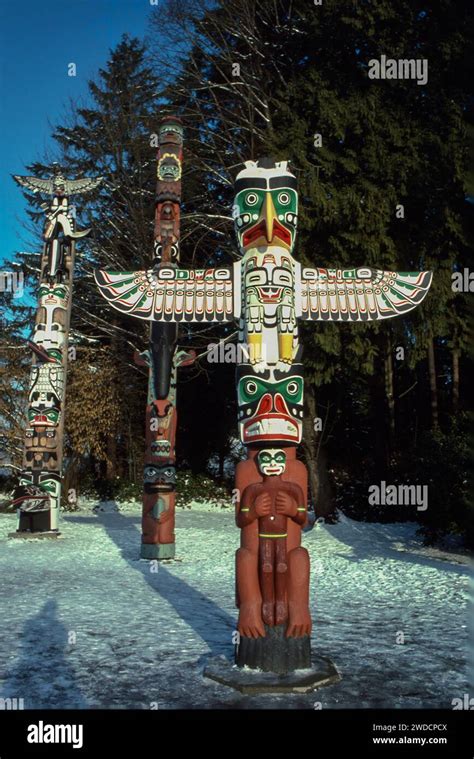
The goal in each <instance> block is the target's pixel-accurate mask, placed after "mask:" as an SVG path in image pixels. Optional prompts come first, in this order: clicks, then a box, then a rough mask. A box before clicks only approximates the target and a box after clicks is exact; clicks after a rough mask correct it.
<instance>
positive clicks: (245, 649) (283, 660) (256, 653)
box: [235, 624, 311, 675]
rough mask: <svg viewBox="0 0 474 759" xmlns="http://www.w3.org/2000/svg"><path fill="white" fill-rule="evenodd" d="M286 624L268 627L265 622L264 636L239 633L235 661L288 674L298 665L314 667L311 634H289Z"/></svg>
mask: <svg viewBox="0 0 474 759" xmlns="http://www.w3.org/2000/svg"><path fill="white" fill-rule="evenodd" d="M285 633H286V624H284V625H277V626H275V627H268V626H267V625H265V637H264V638H245V637H244V636H241V637H240V643H239V645H238V646H236V651H235V663H236V664H237V666H238V667H250V669H260V670H262V672H274V673H276V674H277V675H286V674H288V673H289V672H294V670H296V669H307V668H308V667H311V640H310V637H309V635H304V636H303V637H302V638H287V637H286V634H285Z"/></svg>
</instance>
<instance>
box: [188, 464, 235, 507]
mask: <svg viewBox="0 0 474 759" xmlns="http://www.w3.org/2000/svg"><path fill="white" fill-rule="evenodd" d="M191 501H198V502H200V501H207V502H209V503H210V505H212V506H216V507H219V508H221V509H231V508H232V502H231V496H230V493H229V490H228V489H227V488H226V487H225V486H224V485H222V484H220V483H218V482H216V480H214V479H212V478H211V477H209V476H208V475H206V474H193V472H192V471H191V470H189V469H184V470H182V471H178V483H177V488H176V506H177V507H182V508H190V506H189V504H190V503H191Z"/></svg>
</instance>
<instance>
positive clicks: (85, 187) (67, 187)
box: [13, 174, 103, 195]
mask: <svg viewBox="0 0 474 759" xmlns="http://www.w3.org/2000/svg"><path fill="white" fill-rule="evenodd" d="M13 179H14V180H15V182H17V183H18V184H19V185H21V186H22V187H26V188H27V189H28V190H32V192H42V193H44V194H46V195H54V194H55V192H56V184H57V183H58V179H57V177H54V176H53V177H50V178H49V179H39V177H23V176H19V175H18V174H14V175H13ZM102 180H103V177H84V178H83V179H61V185H62V186H63V187H64V193H65V194H66V195H82V194H85V193H87V192H90V191H91V190H94V189H95V188H96V187H98V185H100V183H101V182H102Z"/></svg>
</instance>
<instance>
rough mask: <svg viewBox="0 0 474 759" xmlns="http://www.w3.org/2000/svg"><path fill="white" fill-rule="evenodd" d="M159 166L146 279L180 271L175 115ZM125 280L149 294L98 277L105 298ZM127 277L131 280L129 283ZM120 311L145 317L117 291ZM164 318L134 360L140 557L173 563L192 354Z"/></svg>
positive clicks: (165, 129)
mask: <svg viewBox="0 0 474 759" xmlns="http://www.w3.org/2000/svg"><path fill="white" fill-rule="evenodd" d="M158 144H159V149H158V165H157V184H156V198H155V231H154V238H155V242H154V259H153V269H151V270H150V275H151V276H153V277H156V278H157V279H159V278H160V276H161V272H162V271H163V272H165V276H166V272H168V273H169V272H170V271H171V272H174V271H178V269H177V266H178V262H179V238H180V204H181V170H182V161H183V128H182V126H181V122H180V120H179V119H178V118H177V117H175V116H169V117H166V118H164V119H163V121H162V123H161V126H160V129H159V133H158ZM117 276H118V277H123V276H126V277H128V278H129V284H130V286H131V288H132V289H136V290H137V292H138V293H139V294H140V295H145V297H146V293H147V292H148V290H149V288H148V286H144V284H143V282H142V281H141V279H140V278H138V279H137V275H136V274H134V273H132V274H130V275H123V274H119V275H117V274H115V273H114V274H110V273H107V272H98V273H96V279H97V282H98V284H99V285H100V287H101V289H102V288H104V289H102V292H103V294H106V293H111V292H113V287H112V289H110V288H109V287H108V284H109V282H113V281H114V280H115V278H116V277H117ZM130 277H131V279H130ZM107 299H108V300H109V301H110V305H111V306H113V307H114V308H116V309H117V310H118V311H121V312H123V313H127V314H130V315H131V316H135V317H139V318H148V317H146V316H143V315H142V314H141V313H138V312H136V311H135V309H134V308H133V307H128V306H127V303H126V302H124V301H123V299H122V298H121V297H120V293H118V292H117V293H115V295H114V296H113V297H112V298H109V297H108V298H107ZM166 313H167V316H166V319H164V320H163V321H162V322H160V323H157V322H154V321H153V322H152V324H151V328H150V341H149V349H148V350H146V351H143V353H140V354H138V355H136V356H135V361H136V363H137V364H139V365H141V366H148V367H149V375H148V376H149V379H148V399H147V407H146V434H145V441H146V444H145V469H144V486H143V512H142V545H141V557H142V558H143V559H172V558H174V555H175V536H174V526H175V522H174V515H175V498H176V493H175V490H176V467H175V464H176V453H175V438H176V424H177V414H176V378H177V377H176V375H177V370H178V367H179V366H186V365H189V364H191V363H192V362H193V361H194V358H195V354H194V352H186V351H182V350H178V349H177V347H176V340H177V337H178V325H177V324H176V322H175V321H174V320H173V310H172V308H171V309H168V310H167V312H166Z"/></svg>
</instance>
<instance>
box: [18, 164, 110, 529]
mask: <svg viewBox="0 0 474 759" xmlns="http://www.w3.org/2000/svg"><path fill="white" fill-rule="evenodd" d="M14 179H15V181H16V182H17V183H18V184H19V185H22V186H23V187H26V188H27V189H28V190H31V191H33V192H34V193H37V192H39V193H44V194H46V195H51V196H52V202H51V205H48V204H44V205H43V206H42V207H43V208H44V209H45V212H46V222H45V227H44V235H43V239H44V244H43V253H42V257H41V267H40V282H39V289H38V310H37V312H36V322H35V327H34V331H33V336H32V339H31V340H30V341H29V346H30V348H31V350H32V352H33V355H32V365H31V371H30V383H29V394H28V411H27V429H26V432H25V449H24V457H23V470H22V473H21V476H20V479H19V484H18V486H17V487H16V489H15V491H14V495H13V503H14V504H15V505H16V506H17V507H18V514H19V523H18V530H17V533H16V535H17V536H20V537H22V536H24V537H26V536H28V535H29V534H31V533H35V535H38V534H39V533H42V534H43V535H51V536H54V535H56V534H58V515H59V506H60V501H61V469H62V458H63V436H64V404H65V392H66V372H67V361H68V350H67V345H68V334H69V322H70V317H71V296H72V278H73V270H74V255H75V241H76V240H77V239H78V238H81V237H85V236H86V235H88V234H89V232H90V230H89V229H85V230H82V231H76V225H75V208H74V207H72V206H71V205H70V204H69V197H70V195H74V194H81V195H84V194H85V193H87V192H90V191H91V190H93V189H94V188H95V187H97V186H98V185H99V184H100V182H101V181H102V178H101V177H98V178H94V179H89V178H84V179H73V180H71V179H65V178H64V177H63V176H62V174H61V172H60V169H59V167H58V166H57V165H56V164H55V165H54V174H53V176H52V177H51V179H38V178H37V177H23V176H15V177H14Z"/></svg>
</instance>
